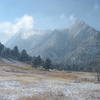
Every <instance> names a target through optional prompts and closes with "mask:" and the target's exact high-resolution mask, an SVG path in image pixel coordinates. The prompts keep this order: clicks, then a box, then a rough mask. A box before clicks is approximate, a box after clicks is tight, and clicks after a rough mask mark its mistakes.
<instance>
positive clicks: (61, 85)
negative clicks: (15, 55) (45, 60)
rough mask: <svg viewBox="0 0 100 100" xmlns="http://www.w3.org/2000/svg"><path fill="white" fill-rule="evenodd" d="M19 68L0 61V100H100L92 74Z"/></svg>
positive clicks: (98, 85) (98, 86)
mask: <svg viewBox="0 0 100 100" xmlns="http://www.w3.org/2000/svg"><path fill="white" fill-rule="evenodd" d="M22 65H23V66H22V67H21V66H17V65H16V64H11V63H10V64H8V63H6V64H5V63H4V62H3V63H1V62H0V100H100V84H99V83H96V82H95V74H93V73H85V72H64V71H62V72H60V71H51V72H49V71H48V72H46V71H43V70H36V69H32V68H31V67H30V66H28V65H24V64H22ZM16 66H17V68H16ZM19 70H20V71H19Z"/></svg>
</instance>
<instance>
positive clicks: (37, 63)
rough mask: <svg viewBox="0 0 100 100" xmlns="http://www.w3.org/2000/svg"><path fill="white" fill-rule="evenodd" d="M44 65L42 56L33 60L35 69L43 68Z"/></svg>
mask: <svg viewBox="0 0 100 100" xmlns="http://www.w3.org/2000/svg"><path fill="white" fill-rule="evenodd" d="M42 63H43V61H42V59H41V57H40V56H38V57H33V59H32V65H33V67H39V66H42Z"/></svg>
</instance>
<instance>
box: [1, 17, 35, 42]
mask: <svg viewBox="0 0 100 100" xmlns="http://www.w3.org/2000/svg"><path fill="white" fill-rule="evenodd" d="M33 27H34V18H33V17H32V16H28V15H24V16H22V17H21V18H18V19H16V20H15V22H3V23H0V35H2V39H1V40H2V41H3V42H5V40H8V39H9V38H11V37H12V36H13V35H14V34H16V33H23V34H22V35H23V37H25V38H26V37H28V36H30V35H31V32H29V31H31V30H32V29H33Z"/></svg>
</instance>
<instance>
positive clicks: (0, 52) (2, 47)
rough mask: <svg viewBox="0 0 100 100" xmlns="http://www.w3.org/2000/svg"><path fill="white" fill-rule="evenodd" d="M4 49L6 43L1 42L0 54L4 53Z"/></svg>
mask: <svg viewBox="0 0 100 100" xmlns="http://www.w3.org/2000/svg"><path fill="white" fill-rule="evenodd" d="M3 50H4V45H3V44H1V43H0V56H1V55H2V51H3Z"/></svg>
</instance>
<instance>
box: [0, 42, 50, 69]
mask: <svg viewBox="0 0 100 100" xmlns="http://www.w3.org/2000/svg"><path fill="white" fill-rule="evenodd" d="M0 57H1V58H6V59H13V60H17V61H21V62H25V63H29V64H32V67H35V68H37V67H43V68H45V69H50V68H51V66H52V62H51V60H50V59H49V58H46V59H45V60H43V59H42V58H41V57H40V56H37V57H35V56H33V57H32V56H30V55H29V54H28V53H27V51H26V50H25V49H23V50H22V51H19V49H18V47H17V46H15V47H14V48H13V49H10V48H7V47H5V46H4V45H3V44H2V43H0Z"/></svg>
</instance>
